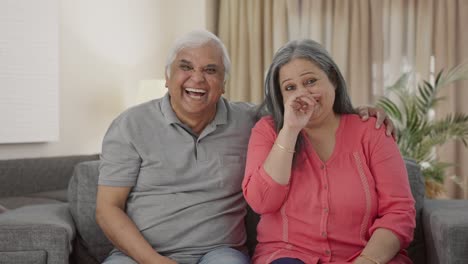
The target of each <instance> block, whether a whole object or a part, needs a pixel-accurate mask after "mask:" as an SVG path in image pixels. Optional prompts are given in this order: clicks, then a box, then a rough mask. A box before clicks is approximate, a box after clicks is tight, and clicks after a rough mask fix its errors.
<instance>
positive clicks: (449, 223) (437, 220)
mask: <svg viewBox="0 0 468 264" xmlns="http://www.w3.org/2000/svg"><path fill="white" fill-rule="evenodd" d="M422 218H423V227H424V236H425V242H426V254H427V260H428V263H429V264H432V263H434V264H435V263H445V264H455V263H468V250H467V248H468V200H426V201H425V203H424V208H423V216H422Z"/></svg>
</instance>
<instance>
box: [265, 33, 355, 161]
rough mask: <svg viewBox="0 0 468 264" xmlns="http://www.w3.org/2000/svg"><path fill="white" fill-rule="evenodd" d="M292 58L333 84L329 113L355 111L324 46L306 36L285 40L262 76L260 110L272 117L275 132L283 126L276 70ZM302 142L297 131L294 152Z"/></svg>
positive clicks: (281, 101) (282, 110) (344, 84)
mask: <svg viewBox="0 0 468 264" xmlns="http://www.w3.org/2000/svg"><path fill="white" fill-rule="evenodd" d="M293 59H306V60H308V61H310V62H312V63H314V64H315V65H316V66H317V67H319V68H320V69H321V70H322V71H323V72H325V74H326V75H327V77H328V79H329V80H330V82H331V83H332V84H333V86H334V87H335V101H334V103H333V112H335V113H337V114H355V113H356V111H355V110H354V108H353V106H352V104H351V100H350V98H349V95H348V93H347V88H346V82H345V80H344V78H343V75H342V74H341V72H340V69H339V68H338V66H337V65H336V64H335V62H334V61H333V59H332V57H331V56H330V54H328V52H327V51H326V50H325V48H324V47H322V45H320V44H319V43H317V42H315V41H313V40H310V39H304V40H293V41H290V42H288V43H286V45H284V46H283V47H281V48H280V49H279V50H278V51H277V52H276V54H275V55H274V57H273V61H272V63H271V65H270V68H269V69H268V73H267V76H266V78H265V87H264V89H265V91H264V92H265V100H264V102H263V104H262V106H261V110H260V111H263V112H264V113H265V112H266V113H267V114H268V115H271V116H272V117H273V119H274V121H275V126H276V132H279V131H280V130H281V128H282V127H283V117H284V102H283V96H282V94H281V90H280V83H279V72H280V69H281V68H282V67H283V66H284V65H285V64H287V63H288V62H290V61H291V60H293ZM302 143H303V138H302V136H301V134H300V135H299V137H298V140H297V142H296V147H295V149H296V153H298V152H299V150H300V149H301V145H302Z"/></svg>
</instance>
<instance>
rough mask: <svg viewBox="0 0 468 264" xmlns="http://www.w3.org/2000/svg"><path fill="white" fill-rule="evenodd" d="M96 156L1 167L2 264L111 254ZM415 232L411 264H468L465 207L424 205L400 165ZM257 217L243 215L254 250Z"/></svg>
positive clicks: (415, 173) (413, 172)
mask: <svg viewBox="0 0 468 264" xmlns="http://www.w3.org/2000/svg"><path fill="white" fill-rule="evenodd" d="M97 159H98V156H97V155H89V156H73V157H56V158H38V159H17V160H3V161H0V205H3V206H4V207H6V208H8V210H7V211H6V212H4V213H0V263H21V264H28V263H47V264H55V263H86V264H88V263H99V262H101V261H102V260H103V259H104V258H105V256H106V255H107V253H108V252H109V251H110V250H111V248H112V245H111V244H110V243H109V241H108V240H107V239H106V237H105V236H104V234H103V233H102V231H101V230H100V229H99V227H98V226H97V225H96V223H95V220H94V209H95V199H96V189H97V185H96V183H97V177H98V166H99V161H98V160H97ZM406 165H407V169H408V172H409V177H410V178H409V179H410V184H411V189H412V192H413V196H414V197H415V199H416V207H417V208H416V209H417V228H416V231H415V239H414V241H413V243H412V244H411V246H410V248H409V249H408V253H409V255H410V257H411V258H412V259H413V261H414V263H417V264H419V263H421V264H422V263H430V264H432V263H441V264H442V263H443V264H452V263H453V264H455V263H457V264H461V263H468V201H467V200H445V201H443V200H437V201H436V200H427V199H425V198H424V184H423V181H422V176H421V175H420V171H419V168H418V166H417V165H416V164H415V163H414V162H411V161H406ZM257 221H258V216H257V215H255V214H254V213H253V212H252V211H250V210H249V212H248V214H247V216H246V225H247V232H248V240H247V245H248V247H249V249H250V250H252V249H253V248H254V247H255V244H256V241H255V226H256V223H257Z"/></svg>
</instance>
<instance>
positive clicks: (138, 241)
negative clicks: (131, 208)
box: [96, 207, 162, 263]
mask: <svg viewBox="0 0 468 264" xmlns="http://www.w3.org/2000/svg"><path fill="white" fill-rule="evenodd" d="M96 220H97V222H98V224H99V226H100V227H101V229H102V230H103V231H104V233H105V234H106V236H107V238H109V240H110V241H111V242H112V244H114V246H116V247H117V248H118V249H120V250H121V251H122V252H124V253H125V254H126V255H128V256H130V257H132V258H133V259H134V260H136V261H137V262H138V263H150V262H151V261H155V260H156V259H158V258H161V257H162V256H161V255H159V254H158V253H157V252H156V251H155V250H154V249H153V248H152V247H151V245H150V244H149V243H148V242H147V241H146V239H145V238H144V237H143V235H142V234H141V233H140V231H139V230H138V228H137V227H136V225H135V223H134V222H133V221H132V220H131V219H130V218H129V217H128V215H127V214H126V213H125V212H124V211H123V210H122V209H120V208H119V207H107V208H105V209H102V208H98V210H97V212H96Z"/></svg>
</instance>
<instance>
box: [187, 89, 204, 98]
mask: <svg viewBox="0 0 468 264" xmlns="http://www.w3.org/2000/svg"><path fill="white" fill-rule="evenodd" d="M185 93H187V94H188V95H190V97H194V98H200V97H202V96H204V95H205V94H206V91H205V90H202V89H196V88H185Z"/></svg>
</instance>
